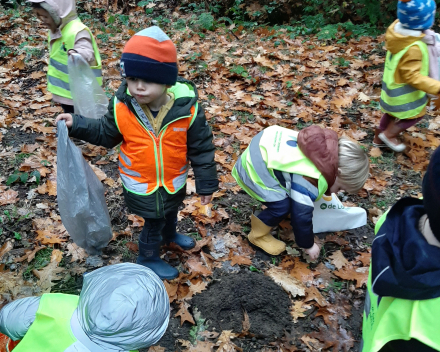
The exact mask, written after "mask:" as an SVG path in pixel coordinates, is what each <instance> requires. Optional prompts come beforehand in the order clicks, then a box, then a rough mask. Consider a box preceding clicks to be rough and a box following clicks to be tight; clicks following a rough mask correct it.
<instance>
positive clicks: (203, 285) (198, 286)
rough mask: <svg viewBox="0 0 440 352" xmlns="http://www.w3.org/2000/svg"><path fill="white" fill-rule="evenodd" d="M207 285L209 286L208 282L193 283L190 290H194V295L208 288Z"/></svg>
mask: <svg viewBox="0 0 440 352" xmlns="http://www.w3.org/2000/svg"><path fill="white" fill-rule="evenodd" d="M206 287H208V284H207V283H206V282H203V281H201V282H199V283H197V284H193V285H191V286H190V287H189V290H190V291H191V292H192V295H196V294H198V293H201V292H202V291H204V290H206Z"/></svg>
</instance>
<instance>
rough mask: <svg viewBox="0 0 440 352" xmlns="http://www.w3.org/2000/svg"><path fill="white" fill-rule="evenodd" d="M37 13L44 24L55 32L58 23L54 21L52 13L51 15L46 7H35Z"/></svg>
mask: <svg viewBox="0 0 440 352" xmlns="http://www.w3.org/2000/svg"><path fill="white" fill-rule="evenodd" d="M34 11H35V14H36V15H37V17H38V19H39V20H40V21H41V22H43V24H44V25H45V26H46V27H47V28H49V29H50V30H51V31H52V32H55V31H56V30H57V25H56V24H55V22H54V21H53V18H52V16H51V15H49V12H47V11H46V10H45V9H42V8H37V9H34Z"/></svg>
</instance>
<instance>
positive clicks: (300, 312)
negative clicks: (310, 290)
mask: <svg viewBox="0 0 440 352" xmlns="http://www.w3.org/2000/svg"><path fill="white" fill-rule="evenodd" d="M303 305H304V302H303V301H295V303H294V304H293V305H292V306H291V307H290V315H291V316H292V319H293V322H294V323H296V322H298V318H304V317H305V315H304V312H305V311H306V310H307V309H309V308H307V307H304V306H303Z"/></svg>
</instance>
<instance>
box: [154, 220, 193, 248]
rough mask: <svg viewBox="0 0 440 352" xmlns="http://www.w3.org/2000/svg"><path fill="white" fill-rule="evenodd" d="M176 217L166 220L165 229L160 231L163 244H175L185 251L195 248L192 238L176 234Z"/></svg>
mask: <svg viewBox="0 0 440 352" xmlns="http://www.w3.org/2000/svg"><path fill="white" fill-rule="evenodd" d="M176 225H177V217H176V218H174V219H171V220H168V221H167V223H166V225H165V227H164V228H163V230H162V238H163V239H164V244H167V245H168V244H170V243H175V244H177V245H178V246H179V247H180V248H182V249H184V250H187V249H192V248H194V247H195V246H196V241H194V239H193V238H191V237H189V236H186V235H182V234H181V233H178V232H176Z"/></svg>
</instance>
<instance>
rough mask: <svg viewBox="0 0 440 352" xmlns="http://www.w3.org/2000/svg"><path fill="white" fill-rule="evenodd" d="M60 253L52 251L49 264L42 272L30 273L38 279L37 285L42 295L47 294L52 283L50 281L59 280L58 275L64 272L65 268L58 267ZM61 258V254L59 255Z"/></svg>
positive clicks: (33, 271)
mask: <svg viewBox="0 0 440 352" xmlns="http://www.w3.org/2000/svg"><path fill="white" fill-rule="evenodd" d="M60 253H61V252H60V251H59V250H58V249H54V250H53V252H52V255H51V259H50V263H49V264H48V265H47V266H46V267H45V268H43V269H42V270H36V269H34V270H32V273H33V274H34V275H35V276H36V277H37V278H38V279H39V281H38V282H37V285H38V286H39V287H40V288H41V292H42V293H49V292H50V290H51V288H52V286H53V285H54V283H53V282H52V281H57V280H61V277H59V276H58V274H60V273H62V272H64V270H65V268H60V267H58V264H59V262H60V261H61V258H60ZM61 257H62V253H61Z"/></svg>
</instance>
